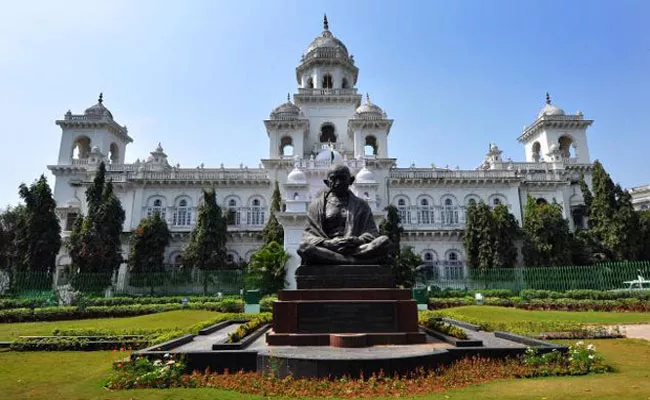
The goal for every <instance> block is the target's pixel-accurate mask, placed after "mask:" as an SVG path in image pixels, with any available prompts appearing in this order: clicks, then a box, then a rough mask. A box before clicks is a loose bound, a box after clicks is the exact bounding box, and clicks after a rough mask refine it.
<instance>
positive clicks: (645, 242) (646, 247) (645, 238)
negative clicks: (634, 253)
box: [638, 210, 650, 261]
mask: <svg viewBox="0 0 650 400" xmlns="http://www.w3.org/2000/svg"><path fill="white" fill-rule="evenodd" d="M638 216H639V240H640V242H641V244H640V246H639V259H640V260H643V261H650V210H645V211H639V212H638Z"/></svg>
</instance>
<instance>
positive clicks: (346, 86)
mask: <svg viewBox="0 0 650 400" xmlns="http://www.w3.org/2000/svg"><path fill="white" fill-rule="evenodd" d="M341 87H342V88H343V89H347V88H349V87H350V84H349V83H348V78H343V80H342V81H341Z"/></svg>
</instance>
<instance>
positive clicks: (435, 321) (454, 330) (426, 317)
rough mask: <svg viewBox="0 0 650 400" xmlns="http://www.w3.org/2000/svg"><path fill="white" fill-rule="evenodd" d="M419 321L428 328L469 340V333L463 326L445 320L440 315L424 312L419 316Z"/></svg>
mask: <svg viewBox="0 0 650 400" xmlns="http://www.w3.org/2000/svg"><path fill="white" fill-rule="evenodd" d="M418 323H419V324H420V325H422V326H424V327H425V328H427V329H431V330H434V331H437V332H441V333H444V334H445V335H447V336H451V337H454V338H456V339H461V340H467V339H468V337H467V333H465V331H464V330H463V329H462V328H459V327H457V326H454V325H451V324H448V323H446V322H443V321H442V320H441V318H440V317H439V316H436V315H435V314H433V313H431V312H426V311H425V312H422V313H420V314H419V316H418Z"/></svg>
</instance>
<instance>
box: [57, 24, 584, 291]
mask: <svg viewBox="0 0 650 400" xmlns="http://www.w3.org/2000/svg"><path fill="white" fill-rule="evenodd" d="M358 75H359V68H358V67H357V66H356V65H355V60H354V57H353V56H352V55H351V54H349V53H348V49H347V48H346V47H345V45H344V44H343V43H342V42H341V41H340V40H339V39H337V38H336V37H335V36H334V35H333V34H332V32H331V31H330V30H329V27H328V23H327V19H326V18H325V20H324V26H323V32H322V33H321V34H320V35H319V36H317V37H316V38H315V39H314V40H313V41H312V42H311V44H310V45H309V47H308V48H307V50H306V52H305V54H303V56H302V57H301V59H300V63H299V65H298V66H297V68H296V81H297V85H298V88H297V92H296V93H294V94H293V96H290V95H288V96H287V101H286V102H285V103H284V104H281V105H280V106H278V107H277V108H275V109H274V110H273V111H272V112H271V114H270V116H269V118H268V119H266V120H264V126H265V128H266V133H267V136H268V143H269V152H268V155H267V156H266V157H265V158H263V159H262V160H261V165H260V167H259V168H248V167H244V166H241V167H240V168H224V167H223V165H222V166H220V167H216V168H213V167H205V166H203V165H201V166H199V167H197V168H180V167H179V166H178V165H176V166H174V165H170V163H169V162H168V157H167V154H166V153H165V151H164V149H163V148H162V146H161V145H160V144H159V145H158V146H157V147H156V148H155V149H154V150H153V151H152V152H151V153H150V155H149V156H148V157H147V158H146V159H143V160H140V159H138V160H136V161H135V162H133V163H126V162H125V153H126V148H127V145H128V144H129V143H131V142H132V141H133V139H132V138H131V136H129V132H128V130H127V128H126V126H123V125H120V124H119V123H117V121H116V120H115V119H114V118H113V115H112V114H111V112H110V111H109V110H108V109H107V108H106V107H105V106H104V104H103V98H102V96H101V95H100V98H99V101H98V103H97V104H95V105H93V106H91V107H89V108H88V109H86V110H85V111H84V113H83V114H73V113H72V112H71V111H68V112H67V113H66V114H65V115H64V118H63V119H61V120H58V121H56V124H57V125H58V126H60V127H61V131H62V132H61V145H60V148H59V157H58V162H57V164H56V165H50V166H48V168H49V169H50V170H51V171H52V173H53V174H54V175H55V177H56V183H55V186H54V195H55V197H56V200H57V203H58V209H57V211H58V214H59V217H60V219H61V224H62V228H63V232H64V235H66V234H69V232H70V230H71V229H72V223H73V222H74V219H75V218H76V216H77V215H79V214H85V212H86V204H85V195H84V193H85V189H86V187H87V185H88V184H89V183H91V182H92V179H93V176H94V173H95V171H96V169H97V167H98V165H99V163H100V162H102V161H104V162H105V163H106V167H107V175H108V177H109V178H110V179H112V180H113V182H114V184H115V189H116V192H117V195H118V197H119V199H120V200H121V202H122V205H123V207H124V210H125V212H126V221H125V224H124V232H125V237H127V236H128V234H129V233H130V232H132V231H133V230H134V229H135V228H136V227H137V225H138V223H139V222H140V220H141V219H142V218H145V217H146V216H148V215H151V214H152V213H160V215H161V216H163V218H164V219H165V220H166V221H167V223H168V225H169V227H170V230H171V231H172V233H173V241H172V243H171V245H170V246H169V248H168V249H167V254H166V260H167V262H168V263H169V264H170V265H172V266H173V265H179V264H180V262H181V261H180V254H181V251H182V248H183V246H184V244H185V243H186V241H187V239H188V237H189V233H190V231H191V230H192V228H193V227H194V225H195V223H196V216H197V206H198V205H199V202H200V201H201V196H202V194H201V192H202V189H205V188H214V189H215V191H216V193H217V200H218V202H219V204H220V206H221V207H222V208H223V209H224V211H225V212H226V213H227V215H228V223H229V225H228V234H229V240H228V255H229V258H230V259H231V260H232V261H239V260H248V259H249V258H250V256H251V254H252V253H253V252H254V251H255V250H257V249H258V248H259V246H260V243H261V241H260V239H259V233H260V232H261V230H262V229H263V226H264V224H265V223H266V221H267V219H268V217H269V204H270V199H271V194H272V190H273V183H274V182H275V181H277V182H278V183H279V184H280V188H281V190H282V199H283V212H282V213H280V215H279V216H278V219H279V220H280V222H281V223H282V224H283V226H284V227H285V247H286V249H287V250H288V251H289V252H290V253H291V254H292V257H291V258H290V261H289V263H288V266H287V268H288V276H289V282H290V283H291V285H292V286H293V285H295V281H294V280H293V271H294V270H295V268H297V266H298V264H299V257H298V256H297V254H296V249H297V246H298V243H299V241H300V237H301V234H302V230H303V228H304V226H305V221H306V210H307V205H308V203H309V201H310V200H311V199H312V198H314V197H315V196H316V194H317V193H318V192H319V191H321V190H323V189H324V186H323V182H322V181H323V179H324V178H325V175H326V172H327V170H328V168H329V167H330V165H331V164H332V163H342V164H345V165H347V166H348V167H349V168H350V169H351V170H352V172H353V173H354V174H355V176H356V180H355V183H354V185H353V187H352V190H353V191H354V192H355V193H356V194H357V195H358V196H360V197H362V198H365V199H366V200H367V201H368V203H369V204H370V206H371V208H372V209H373V211H374V212H375V214H376V218H377V220H378V221H379V220H381V219H382V217H383V216H384V215H385V213H384V211H383V210H384V209H385V207H386V206H387V205H389V204H392V205H394V206H396V207H397V209H398V211H399V215H400V217H401V220H402V224H403V227H404V236H403V239H402V240H403V242H402V243H403V245H404V246H412V247H413V248H414V250H415V251H416V252H417V253H419V254H421V255H422V257H423V259H424V260H425V262H428V263H432V264H434V265H437V266H438V268H439V275H440V276H441V278H442V279H453V278H454V277H459V276H462V275H463V274H464V272H465V269H466V268H467V266H466V265H465V263H464V259H465V256H464V250H463V246H462V235H463V231H464V226H465V210H466V207H467V206H468V205H469V204H470V203H472V202H478V201H483V202H485V203H487V204H489V205H496V204H505V205H506V206H507V207H508V209H509V210H510V212H511V213H512V214H514V216H515V218H516V219H517V220H518V221H519V222H520V223H521V221H522V213H523V206H524V205H525V202H526V199H527V196H532V197H534V198H535V199H537V201H546V202H557V203H559V204H560V205H561V206H562V208H563V210H564V214H565V217H566V218H567V219H568V220H569V224H570V226H571V227H575V226H577V225H583V224H584V223H585V221H584V217H583V215H584V205H583V199H582V194H581V192H580V188H579V180H580V177H581V176H582V175H583V174H584V175H585V177H586V179H587V180H588V181H590V171H591V160H590V156H589V147H588V141H587V128H588V127H589V126H590V125H591V124H592V122H593V121H592V120H589V119H585V118H584V116H583V114H582V113H581V112H579V111H578V112H577V113H575V114H569V113H565V112H564V111H563V110H562V109H561V108H560V107H558V106H556V105H555V104H552V103H551V99H550V97H549V96H548V94H547V98H546V104H545V105H544V106H543V108H542V109H541V110H540V111H539V113H538V115H537V118H536V119H535V120H534V121H532V123H531V124H530V125H529V126H527V127H525V128H524V130H523V132H522V133H521V134H520V136H519V137H518V141H519V142H520V143H521V144H522V146H523V150H524V154H525V158H524V160H523V161H512V160H511V159H509V158H508V159H504V157H503V155H502V151H501V150H500V149H499V147H498V146H497V145H496V144H490V145H489V147H488V149H487V152H486V155H485V159H484V160H483V161H482V162H480V165H479V166H478V168H476V169H471V170H460V169H449V168H435V167H426V168H421V167H416V166H411V167H409V168H397V167H396V166H397V162H396V161H397V160H396V159H394V158H391V157H390V152H389V148H388V136H389V134H390V131H391V127H392V124H393V120H391V119H389V118H388V116H387V114H386V112H385V111H384V110H383V109H382V108H380V107H379V106H378V105H376V104H374V103H373V102H372V101H371V99H370V98H369V97H368V96H366V97H365V99H364V98H363V97H362V95H361V94H360V93H359V91H358V89H357V87H356V84H357V78H358ZM292 97H293V99H292ZM589 183H590V182H589ZM123 243H124V246H123V247H124V254H125V255H126V254H128V247H127V246H128V245H127V243H128V241H127V240H123ZM69 262H70V259H69V257H68V256H67V254H66V253H65V252H64V251H63V250H62V253H61V255H60V257H59V260H58V265H66V264H69Z"/></svg>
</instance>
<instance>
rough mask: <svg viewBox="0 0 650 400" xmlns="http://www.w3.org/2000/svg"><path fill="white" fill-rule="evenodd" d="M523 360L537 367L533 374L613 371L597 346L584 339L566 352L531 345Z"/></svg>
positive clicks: (584, 373) (549, 374)
mask: <svg viewBox="0 0 650 400" xmlns="http://www.w3.org/2000/svg"><path fill="white" fill-rule="evenodd" d="M523 362H524V364H525V365H530V366H533V367H536V368H535V372H534V374H532V376H555V375H586V374H588V373H597V374H598V373H604V372H611V371H612V368H611V367H610V366H608V365H606V364H605V363H604V360H603V357H602V356H601V355H600V354H598V353H597V352H596V346H594V345H593V344H585V343H584V342H582V341H581V342H577V343H576V344H574V345H572V346H569V351H568V352H566V353H565V352H560V351H557V350H555V349H553V350H552V351H550V352H541V349H536V348H532V347H529V348H528V349H526V353H525V354H524V357H523Z"/></svg>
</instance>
